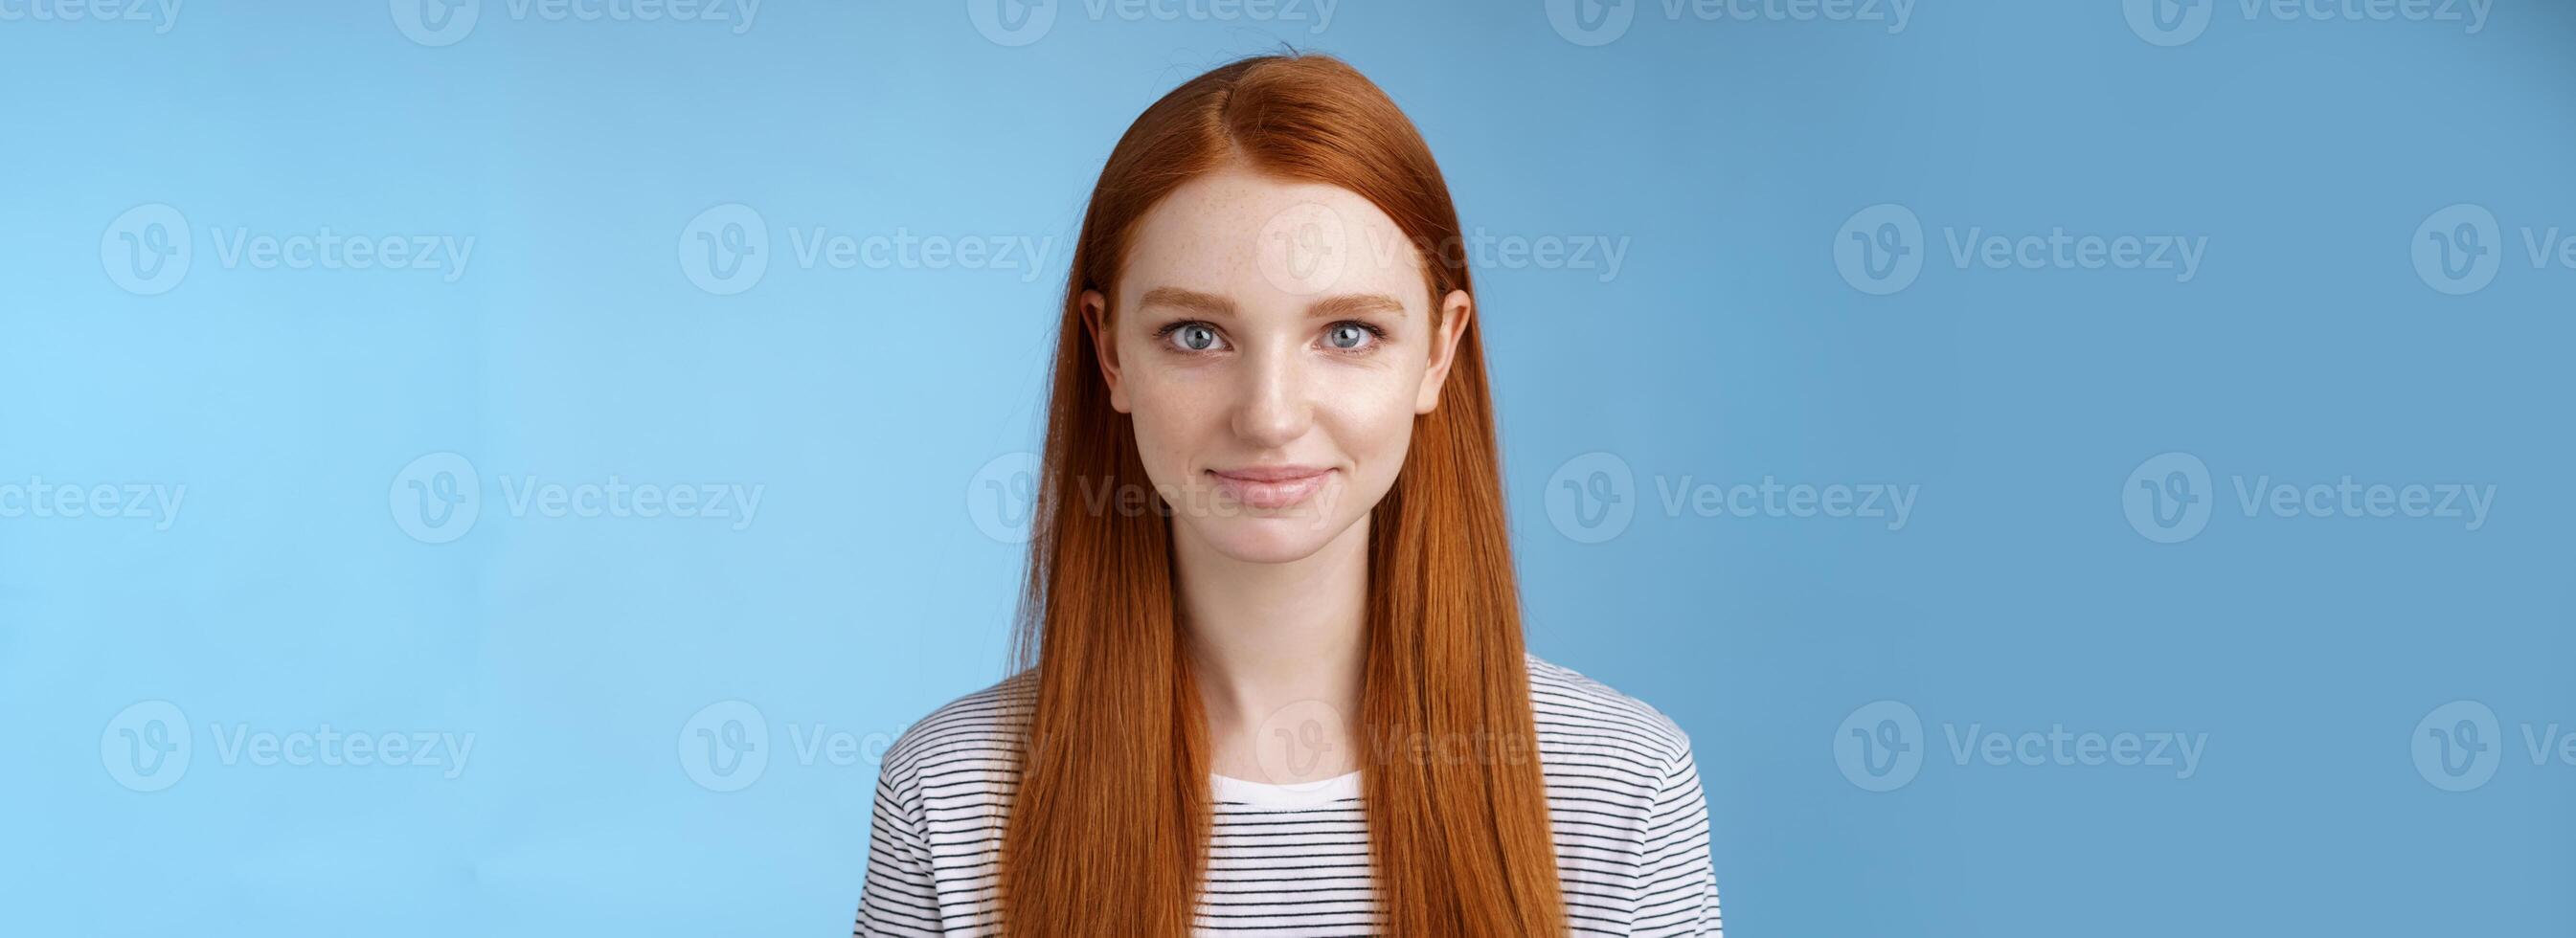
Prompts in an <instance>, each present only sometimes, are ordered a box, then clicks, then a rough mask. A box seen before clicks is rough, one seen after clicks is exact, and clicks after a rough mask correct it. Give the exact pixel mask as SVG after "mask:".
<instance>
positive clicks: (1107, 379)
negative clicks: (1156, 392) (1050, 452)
mask: <svg viewBox="0 0 2576 938" xmlns="http://www.w3.org/2000/svg"><path fill="white" fill-rule="evenodd" d="M1113 324H1114V323H1113V322H1112V321H1111V320H1110V318H1109V298H1108V297H1105V296H1102V295H1100V291H1098V290H1084V291H1082V330H1083V332H1084V334H1086V335H1088V336H1090V337H1091V352H1092V356H1093V358H1094V359H1096V360H1097V361H1098V363H1099V365H1100V379H1101V381H1102V382H1104V383H1106V384H1107V385H1108V386H1109V406H1110V408H1111V409H1113V410H1116V411H1118V412H1119V413H1122V414H1123V413H1127V384H1126V382H1124V381H1121V380H1119V373H1118V337H1117V336H1116V335H1115V334H1113V333H1112V331H1111V329H1110V326H1112V325H1113Z"/></svg>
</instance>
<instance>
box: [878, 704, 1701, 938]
mask: <svg viewBox="0 0 2576 938" xmlns="http://www.w3.org/2000/svg"><path fill="white" fill-rule="evenodd" d="M1528 661H1529V678H1530V704H1531V707H1532V710H1533V714H1534V716H1535V718H1536V722H1537V724H1538V746H1539V762H1540V765H1541V767H1542V769H1543V770H1544V772H1545V774H1546V778H1547V808H1548V821H1549V824H1550V826H1551V828H1552V829H1553V833H1554V836H1555V841H1556V865H1557V875H1558V878H1559V879H1560V881H1562V882H1563V883H1564V890H1565V905H1566V913H1567V918H1568V920H1569V922H1570V924H1571V925H1572V926H1573V933H1574V934H1575V935H1578V936H1610V935H1618V936H1647V935H1656V936H1664V935H1708V936H1715V935H1718V934H1719V933H1720V932H1719V921H1718V909H1717V876H1716V874H1715V872H1714V869H1713V867H1712V866H1711V863H1710V859H1709V836H1708V805H1707V801H1706V797H1705V795H1704V794H1703V792H1702V789H1701V787H1700V780H1699V770H1698V768H1697V766H1696V765H1695V764H1694V762H1693V761H1692V759H1691V750H1690V738H1689V737H1688V736H1686V735H1684V734H1683V733H1682V731H1681V728H1680V727H1678V726H1675V725H1674V724H1673V721H1672V720H1670V719H1667V718H1666V717H1665V716H1664V715H1663V714H1662V713H1660V712H1657V711H1656V710H1655V709H1654V708H1653V707H1649V706H1647V705H1646V704H1645V703H1643V702H1641V701H1638V700H1636V699H1635V698H1631V697H1628V696H1626V695H1623V694H1620V693H1619V692H1617V691H1614V690H1611V689H1610V688H1609V687H1607V686H1604V685H1602V684H1601V683H1600V682H1598V681H1594V680H1592V679H1590V678H1587V677H1584V676H1583V675H1581V674H1577V673H1575V672H1574V671H1571V670H1568V669H1566V668H1562V667H1558V666H1556V665H1554V664H1551V663H1548V662H1546V661H1543V660H1541V659H1539V657H1538V656H1536V655H1531V656H1529V658H1528ZM1029 676H1030V675H1029V673H1028V672H1022V673H1021V675H1020V676H1019V677H1017V678H1014V679H1012V680H1006V681H1003V682H1001V683H999V684H996V685H994V686H992V687H988V688H985V689H984V690H981V691H978V692H976V693H973V694H969V695H967V696H965V697H961V698H958V699H957V700H956V701H954V702H951V703H949V704H948V705H946V706H943V707H941V708H939V709H938V710H937V711H934V712H932V713H931V714H930V715H929V716H927V717H924V718H922V720H921V722H919V723H917V724H914V725H913V727H912V728H911V729H910V730H908V731H906V732H905V733H904V734H903V738H901V739H899V740H897V741H896V742H895V745H894V747H893V748H892V749H890V750H888V751H887V752H886V756H885V760H884V762H883V763H882V766H881V768H880V775H879V778H878V781H877V794H876V811H875V818H874V821H873V824H872V825H871V826H872V830H871V832H870V834H869V840H868V874H867V884H866V887H865V893H864V895H863V896H862V897H861V898H860V901H859V915H858V926H857V929H856V931H855V932H854V933H855V934H858V935H869V936H873V935H889V936H918V935H978V936H981V935H989V934H991V933H992V928H991V923H990V922H989V921H987V920H985V919H984V918H982V915H983V911H984V905H985V903H986V901H987V900H988V899H989V898H990V897H991V894H992V889H993V884H994V877H995V873H996V866H995V861H994V856H995V853H996V851H997V850H998V848H999V847H1000V844H1001V838H1002V828H1003V820H1004V812H1005V811H1006V810H1007V806H1008V803H1009V799H1008V795H1009V793H1010V791H1011V790H1012V789H1013V788H1014V787H1015V785H1016V783H1017V776H1016V773H1015V771H1014V769H1013V767H1012V758H1011V757H1012V748H1011V747H1012V740H1011V738H1010V735H1009V732H1008V730H1007V729H1006V727H1007V723H1006V718H1008V717H1012V716H1014V715H1016V714H1023V713H1025V711H1026V708H1027V706H1028V698H1029V694H1028V691H1029V689H1030V688H1029V687H1028V681H1027V680H1024V679H1025V678H1027V677H1029ZM1209 791H1210V794H1211V795H1212V796H1213V798H1214V799H1215V801H1216V804H1215V805H1214V809H1213V811H1214V817H1213V825H1212V828H1211V837H1210V843H1209V845H1208V869H1207V877H1206V881H1205V883H1204V885H1203V886H1202V888H1201V889H1200V898H1199V902H1198V909H1197V924H1196V927H1195V928H1194V929H1193V930H1194V931H1195V932H1196V933H1197V934H1200V935H1245V936H1255V935H1257V936H1263V938H1305V936H1360V935H1375V934H1377V933H1378V931H1377V929H1378V925H1379V919H1378V917H1377V915H1376V908H1375V904H1374V899H1373V890H1372V887H1371V885H1370V882H1371V881H1370V860H1369V851H1368V825H1367V822H1366V820H1365V819H1364V817H1363V815H1362V812H1361V804H1360V797H1361V794H1360V776H1359V773H1356V772H1354V773H1351V774H1348V775H1344V776H1341V777H1338V778H1334V779H1330V780H1327V781H1323V782H1317V783H1309V784H1302V785H1296V786H1285V785H1270V784H1264V783H1260V782H1251V781H1245V780H1242V779H1236V778H1228V777H1225V776H1221V775H1217V776H1210V777H1209Z"/></svg>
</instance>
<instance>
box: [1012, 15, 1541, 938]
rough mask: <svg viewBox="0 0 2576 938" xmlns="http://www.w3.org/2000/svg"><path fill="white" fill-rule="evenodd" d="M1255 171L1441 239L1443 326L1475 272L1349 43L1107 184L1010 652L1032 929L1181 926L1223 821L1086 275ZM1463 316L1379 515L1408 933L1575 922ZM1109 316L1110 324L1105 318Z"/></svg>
mask: <svg viewBox="0 0 2576 938" xmlns="http://www.w3.org/2000/svg"><path fill="white" fill-rule="evenodd" d="M1238 165H1239V166H1243V167H1245V168H1248V169H1251V170H1254V171H1257V172H1260V173H1263V174H1266V175H1270V176H1274V177H1277V178H1281V179H1286V180H1295V181H1311V182H1320V183H1326V184H1330V185H1334V186H1338V187H1341V188H1343V189H1347V190H1350V191H1351V192H1353V193H1355V194H1357V195H1359V196H1361V197H1363V198H1365V199H1367V200H1368V201H1370V202H1371V203H1374V204H1375V205H1376V206H1377V207H1378V209H1379V210H1381V211H1383V212H1385V213H1386V214H1387V215H1388V217H1390V218H1392V219H1393V220H1394V222H1395V224H1396V226H1397V227H1399V228H1400V229H1402V231H1403V232H1404V233H1405V235H1406V236H1407V238H1408V239H1410V240H1411V241H1412V242H1413V244H1414V246H1415V247H1416V248H1417V250H1418V251H1419V252H1420V253H1421V255H1422V259H1423V262H1424V264H1423V266H1424V268H1425V271H1426V279H1427V281H1428V283H1427V284H1426V286H1427V289H1428V291H1429V295H1430V298H1431V302H1430V309H1431V316H1432V317H1433V320H1434V323H1435V324H1436V323H1437V321H1438V318H1439V316H1440V315H1441V309H1440V306H1441V299H1442V297H1444V296H1446V295H1448V293H1449V292H1450V291H1452V290H1467V291H1468V292H1469V294H1470V295H1471V296H1472V295H1473V291H1472V290H1470V288H1469V285H1468V276H1467V257H1466V250H1465V247H1464V243H1463V241H1462V240H1461V238H1460V231H1459V226H1458V217H1457V211H1456V209H1455V208H1454V207H1453V206H1452V205H1451V203H1450V199H1449V192H1448V185H1447V183H1446V182H1444V181H1443V179H1442V178H1441V175H1440V169H1439V166H1438V165H1437V164H1436V163H1435V162H1434V161H1433V160H1432V157H1431V149H1430V147H1429V145H1427V144H1426V143H1424V141H1423V139H1422V136H1421V134H1420V133H1418V132H1417V131H1416V130H1415V129H1414V126H1413V124H1412V122H1411V121H1410V120H1408V119H1406V117H1405V116H1404V113H1403V112H1402V111H1401V110H1399V109H1397V107H1396V105H1395V102H1394V101H1392V100H1390V99H1388V97H1387V96H1386V94H1385V92H1383V91H1381V90H1379V89H1378V87H1377V86H1376V85H1375V84H1373V83H1371V82H1370V81H1369V80H1368V79H1367V78H1366V77H1364V76H1362V75H1361V74H1360V73H1359V72H1358V71H1357V70H1355V69H1353V68H1351V67H1350V66H1349V65H1347V64H1344V63H1343V62H1341V61H1340V60H1337V59H1334V58H1331V57H1329V56H1322V55H1300V54H1293V53H1292V54H1288V55H1279V56H1261V57H1256V58H1251V59H1245V60H1241V61H1237V62H1233V63H1231V64H1227V65H1224V66H1222V67H1219V68H1217V69H1215V70H1213V71H1210V72H1207V73H1206V74H1203V75H1200V76H1198V77H1197V78H1194V79H1191V80H1190V81H1189V82H1188V83H1186V84H1183V85H1181V86H1180V87H1179V88H1177V89H1174V90H1173V91H1172V92H1171V93H1169V94H1167V95H1164V96H1163V98H1162V99H1161V100H1158V101H1156V102H1154V104H1153V105H1152V106H1151V107H1148V108H1147V109H1146V110H1145V112H1144V114H1143V115H1141V116H1139V117H1138V118H1137V119H1136V122H1135V124H1134V125H1132V126H1130V127H1129V128H1128V129H1127V132H1126V134H1125V135H1124V136H1122V137H1121V138H1119V141H1118V144H1117V146H1116V148H1115V149H1113V150H1112V151H1111V152H1110V155H1109V159H1108V162H1107V164H1106V165H1105V166H1104V167H1103V168H1102V169H1101V172H1100V179H1099V182H1098V184H1097V186H1096V187H1095V188H1094V189H1093V191H1092V196H1091V201H1090V205H1089V208H1088V210H1087V211H1086V213H1085V215H1084V216H1083V221H1082V233H1081V236H1080V238H1079V240H1078V241H1077V243H1076V246H1075V250H1074V254H1073V260H1072V270H1071V272H1070V275H1069V276H1068V278H1067V282H1066V284H1065V299H1064V315H1063V318H1062V320H1061V323H1060V325H1059V333H1058V336H1059V337H1058V340H1057V344H1056V355H1055V363H1054V375H1053V388H1052V395H1051V398H1050V403H1049V406H1048V412H1047V430H1046V442H1045V452H1044V454H1043V455H1042V457H1041V459H1040V464H1039V471H1038V490H1037V493H1036V495H1037V502H1036V513H1035V516H1034V517H1033V519H1032V521H1031V535H1030V549H1029V551H1030V552H1029V568H1028V581H1027V585H1026V592H1025V594H1024V595H1023V596H1022V598H1021V605H1020V611H1019V616H1018V627H1017V630H1016V634H1015V636H1014V642H1013V647H1014V659H1015V663H1016V665H1017V666H1018V667H1020V668H1022V669H1024V673H1027V674H1033V675H1034V680H1035V682H1036V691H1035V699H1034V706H1033V707H1032V708H1031V709H1030V710H1029V711H1028V712H1027V713H1026V715H1025V720H1026V722H1025V723H1021V724H1019V725H1017V726H1016V727H1015V732H1016V734H1017V740H1016V745H1017V759H1018V765H1019V769H1020V772H1019V783H1018V787H1017V790H1016V792H1015V793H1014V794H1012V795H1011V807H1010V809H1009V817H1008V818H1007V821H1006V824H1005V830H1004V835H1003V839H1002V846H1001V851H1000V857H999V863H1000V866H999V873H998V882H997V885H996V891H995V894H994V896H993V897H992V899H993V900H994V901H995V902H996V904H997V905H998V909H999V912H1000V922H999V924H1000V925H1001V926H1002V928H1003V930H1004V931H1003V933H1004V934H1006V935H1009V936H1013V938H1041V936H1043V938H1092V936H1096V938H1180V936H1185V935H1187V934H1188V933H1189V931H1190V929H1191V927H1192V924H1193V918H1194V916H1193V913H1194V909H1195V905H1196V901H1197V896H1198V890H1199V889H1200V888H1201V886H1202V879H1203V877H1204V875H1205V873H1206V860H1207V856H1206V848H1207V843H1208V837H1209V830H1210V827H1211V825H1212V823H1213V822H1212V820H1211V813H1210V812H1211V810H1212V807H1211V801H1212V796H1211V794H1210V792H1209V783H1208V774H1209V771H1210V768H1209V762H1208V759H1209V753H1208V742H1207V739H1206V722H1205V716H1204V714H1203V712H1202V707H1201V704H1200V701H1199V698H1198V693H1197V690H1196V688H1195V685H1194V684H1193V682H1192V680H1191V676H1190V667H1189V663H1188V660H1187V657H1186V655H1185V654H1184V646H1183V641H1184V638H1183V635H1182V634H1181V631H1180V630H1181V625H1180V624H1179V622H1178V620H1177V613H1176V605H1175V601H1176V598H1177V597H1176V593H1175V588H1174V586H1173V576H1174V573H1173V568H1172V565H1173V555H1172V534H1171V531H1170V528H1169V524H1170V523H1171V522H1170V520H1169V519H1168V517H1167V515H1168V514H1169V513H1170V511H1171V510H1172V509H1171V508H1170V506H1169V505H1168V503H1165V502H1163V501H1162V500H1161V499H1160V498H1159V496H1158V497H1157V498H1156V499H1155V500H1154V505H1153V507H1152V510H1150V511H1141V512H1139V511H1125V512H1122V511H1119V510H1115V509H1109V510H1104V509H1103V507H1102V505H1101V503H1099V502H1098V501H1096V500H1086V498H1085V493H1086V492H1091V493H1097V492H1104V491H1105V492H1123V491H1127V490H1128V487H1129V486H1135V487H1140V488H1142V489H1143V490H1146V491H1152V490H1153V487H1152V483H1151V481H1150V480H1149V479H1148V478H1147V476H1146V473H1145V467H1144V464H1143V462H1142V458H1141V456H1140V455H1139V453H1138V450H1137V446H1136V436H1135V430H1134V428H1133V426H1132V425H1131V423H1130V417H1129V416H1128V415H1126V414H1121V413H1119V412H1118V411H1117V410H1115V409H1114V408H1112V407H1111V406H1110V400H1109V393H1108V388H1107V385H1106V383H1105V381H1104V379H1103V378H1102V376H1101V375H1100V373H1099V371H1098V367H1097V362H1098V359H1097V358H1096V357H1095V355H1094V349H1093V347H1092V345H1093V340H1092V339H1091V337H1090V334H1089V333H1088V331H1087V330H1086V329H1085V328H1084V326H1083V320H1082V293H1083V291H1085V290H1098V291H1100V292H1101V293H1102V294H1103V295H1104V296H1107V297H1109V298H1111V303H1112V306H1111V309H1110V310H1109V317H1111V318H1114V317H1115V316H1117V315H1119V313H1120V312H1121V311H1119V310H1117V309H1116V308H1115V300H1116V297H1117V295H1118V294H1117V290H1116V289H1115V287H1116V284H1117V283H1118V279H1119V276H1120V273H1121V269H1122V267H1123V262H1124V259H1125V257H1126V252H1127V249H1128V245H1129V240H1130V235H1131V229H1132V228H1133V226H1134V225H1135V224H1136V222H1137V220H1138V219H1139V218H1140V217H1141V216H1142V215H1144V213H1145V212H1146V211H1147V210H1148V209H1149V208H1150V207H1152V206H1153V205H1154V204H1155V203H1156V202H1157V201H1158V200H1160V199H1161V198H1163V197H1164V196H1165V195H1166V194H1168V193H1170V192H1171V191H1172V190H1173V189H1175V188H1177V187H1179V186H1180V185H1181V184H1182V183H1183V182H1186V181H1188V180H1189V179H1191V178H1194V177H1196V176H1198V175H1200V174H1203V173H1207V172H1210V171H1212V170H1216V169H1220V168H1224V167H1229V166H1238ZM1480 318H1482V317H1472V318H1470V319H1469V321H1468V324H1467V328H1466V330H1465V334H1464V335H1462V336H1461V337H1460V338H1459V340H1458V348H1457V351H1456V353H1455V359H1456V361H1455V364H1454V365H1452V366H1451V369H1450V373H1449V375H1448V378H1447V381H1446V382H1445V384H1444V385H1443V387H1442V388H1441V391H1440V397H1439V402H1438V406H1436V407H1435V408H1434V409H1433V410H1432V411H1431V412H1430V413H1427V414H1419V415H1416V416H1415V417H1414V422H1413V441H1412V444H1411V445H1410V447H1409V448H1408V451H1407V453H1406V455H1405V458H1404V464H1403V466H1402V468H1401V469H1400V470H1399V472H1398V476H1397V480H1396V482H1395V484H1394V487H1393V488H1392V489H1390V490H1389V491H1388V493H1387V495H1386V497H1385V498H1384V499H1383V500H1381V501H1380V502H1379V503H1378V504H1377V505H1376V506H1374V507H1373V508H1372V509H1371V510H1370V514H1369V545H1368V557H1369V561H1368V563H1369V573H1368V577H1369V579H1368V598H1367V607H1366V608H1367V616H1368V622H1367V624H1366V629H1367V634H1368V637H1367V652H1366V654H1367V662H1366V665H1365V666H1364V670H1365V674H1364V677H1363V691H1362V703H1361V713H1360V714H1359V718H1358V719H1357V720H1356V721H1354V730H1355V732H1354V738H1356V739H1360V740H1365V741H1366V742H1363V743H1361V744H1360V745H1362V746H1363V748H1364V749H1365V750H1366V751H1365V752H1363V753H1360V754H1359V755H1360V765H1361V767H1362V768H1363V769H1364V771H1363V772H1362V775H1361V777H1362V792H1363V796H1364V797H1363V803H1364V811H1365V816H1366V818H1367V825H1368V838H1369V854H1370V860H1371V862H1372V864H1373V866H1374V869H1375V883H1374V885H1375V891H1376V897H1377V909H1378V913H1379V917H1380V922H1381V924H1382V926H1383V928H1384V929H1385V931H1386V933H1387V934H1390V935H1397V936H1403V938H1439V936H1539V938H1555V936H1562V935H1564V934H1566V931H1567V923H1566V918H1565V915H1566V911H1565V901H1564V897H1563V895H1562V892H1561V890H1560V886H1559V882H1558V878H1557V868H1556V856H1555V848H1554V841H1553V839H1552V837H1551V836H1550V829H1549V823H1548V806H1547V796H1546V788H1545V781H1544V778H1543V776H1542V773H1541V771H1540V766H1539V763H1538V760H1537V755H1536V754H1537V752H1538V748H1537V741H1536V736H1537V732H1536V727H1535V725H1534V723H1533V719H1532V716H1531V710H1530V699H1529V677H1528V672H1527V665H1526V663H1525V661H1524V658H1523V644H1522V637H1521V623H1520V609H1519V592H1518V587H1517V585H1516V584H1515V582H1514V579H1513V572H1512V560H1511V551H1510V546H1509V541H1508V538H1507V536H1506V535H1507V532H1506V525H1505V516H1504V510H1503V495H1502V477H1501V470H1500V466H1499V459H1498V456H1497V447H1496V445H1495V434H1494V418H1493V405H1492V401H1491V398H1490V397H1489V392H1488V390H1487V382H1486V376H1485V367H1484V352H1483V349H1482V346H1481V344H1480V342H1479V341H1478V335H1477V328H1476V325H1475V323H1476V320H1477V319H1480ZM1107 331H1108V330H1107V329H1106V328H1104V329H1103V332H1104V333H1106V332H1107Z"/></svg>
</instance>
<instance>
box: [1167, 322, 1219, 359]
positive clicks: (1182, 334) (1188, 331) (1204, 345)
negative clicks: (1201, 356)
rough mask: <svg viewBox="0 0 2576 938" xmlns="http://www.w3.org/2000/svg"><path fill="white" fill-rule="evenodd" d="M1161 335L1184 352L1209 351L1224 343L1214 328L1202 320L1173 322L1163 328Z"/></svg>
mask: <svg viewBox="0 0 2576 938" xmlns="http://www.w3.org/2000/svg"><path fill="white" fill-rule="evenodd" d="M1163 336H1164V340H1165V341H1168V342H1170V343H1172V347H1173V348H1176V349H1179V350H1181V351H1184V352H1210V351H1215V350H1217V349H1219V348H1222V347H1224V345H1225V340H1224V339H1222V338H1219V337H1218V336H1217V334H1216V330H1215V329H1211V328H1209V327H1208V325H1207V324H1206V323H1203V322H1184V323H1175V324H1173V325H1171V326H1168V327H1165V328H1164V330H1163Z"/></svg>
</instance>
